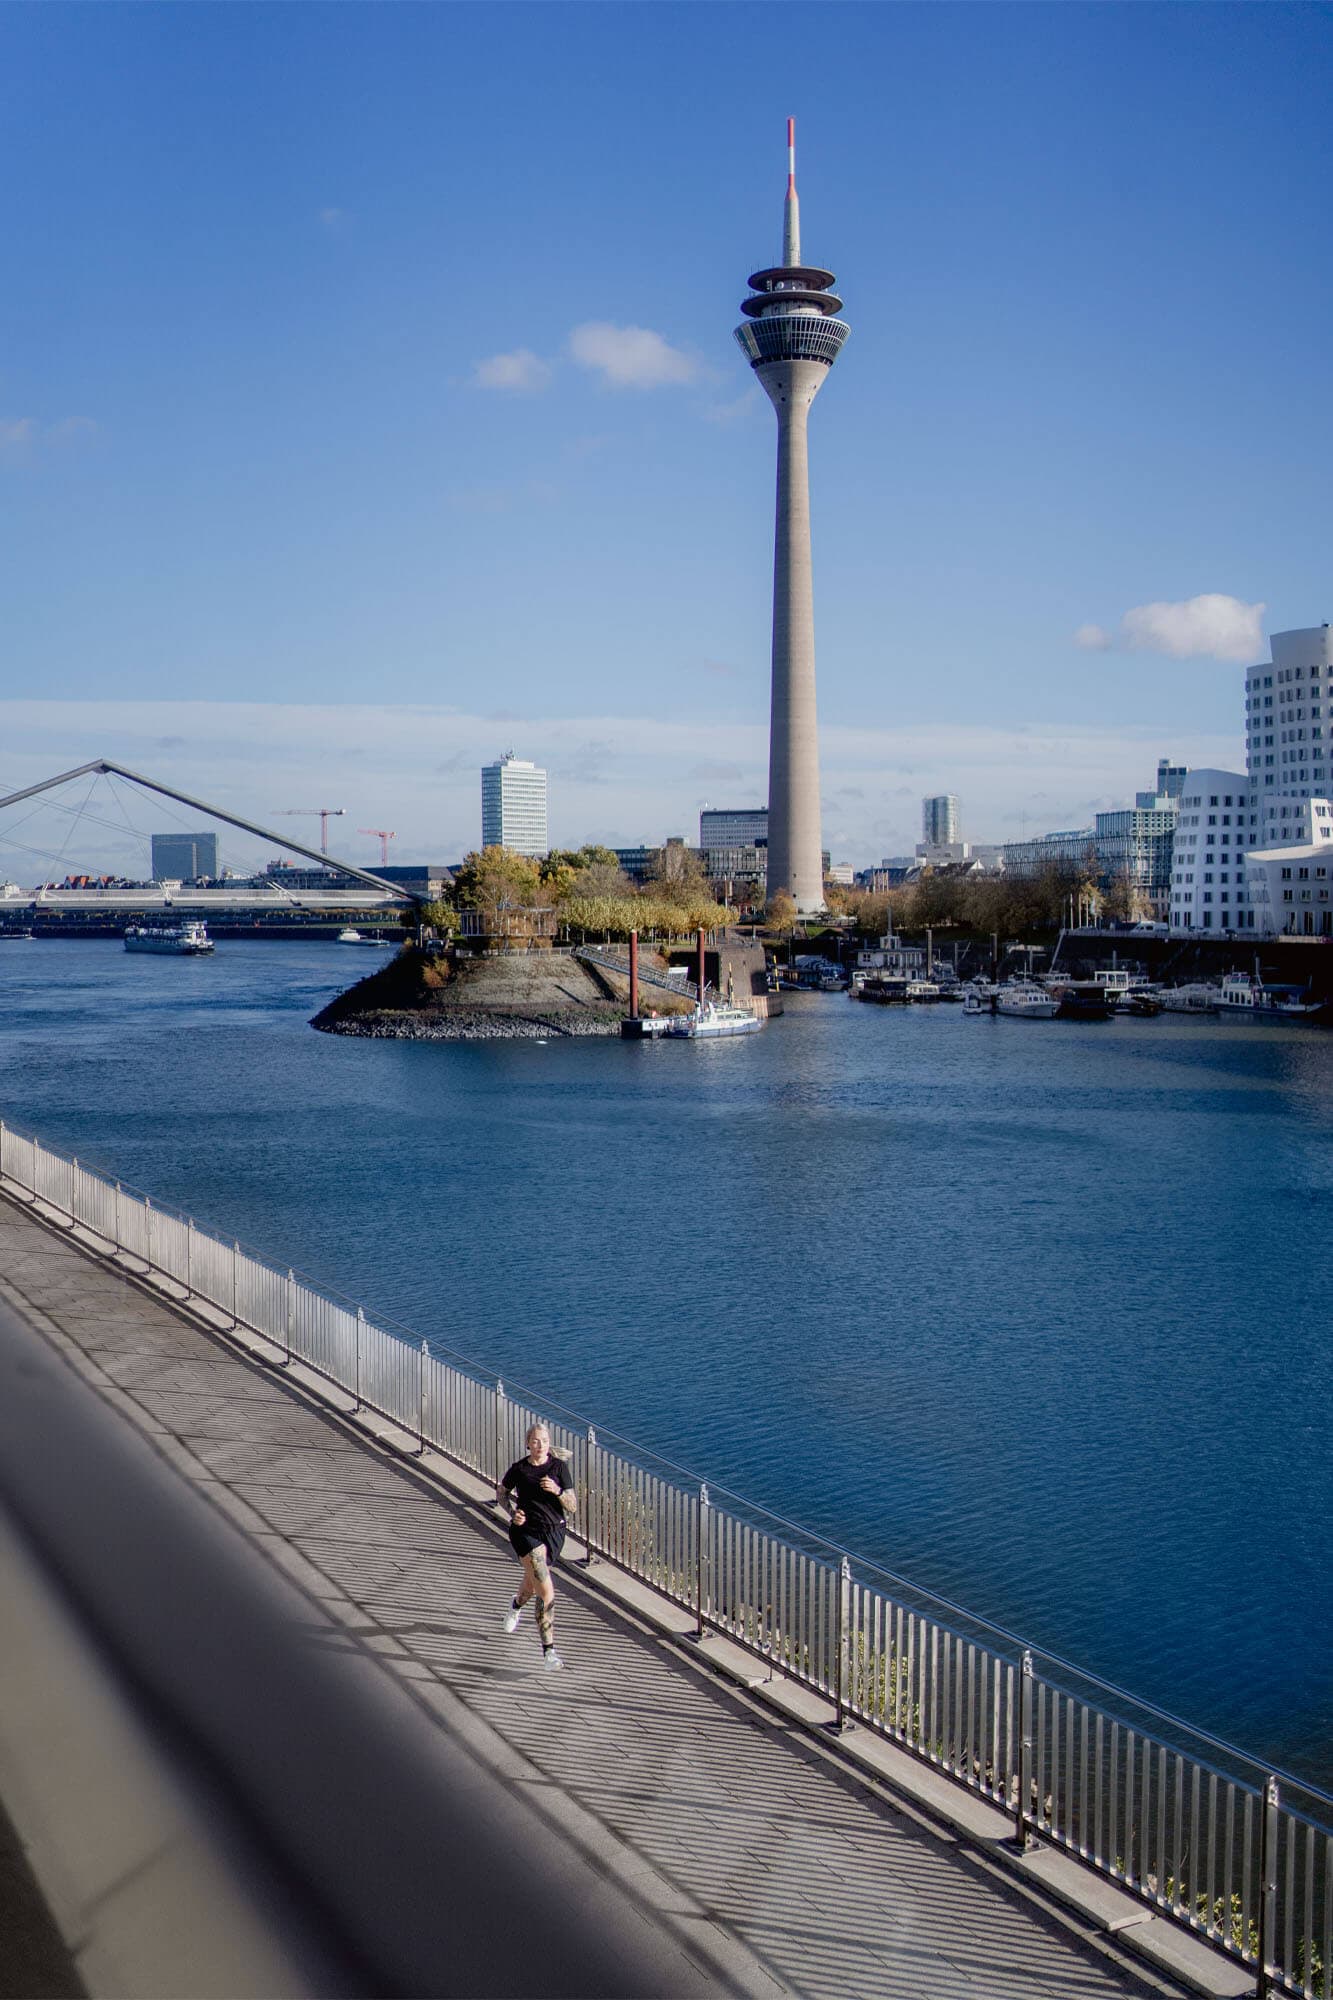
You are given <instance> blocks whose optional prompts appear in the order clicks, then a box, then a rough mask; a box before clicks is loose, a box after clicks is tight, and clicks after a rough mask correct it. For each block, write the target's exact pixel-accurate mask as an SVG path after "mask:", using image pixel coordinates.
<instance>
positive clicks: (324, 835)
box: [275, 806, 347, 854]
mask: <svg viewBox="0 0 1333 2000" xmlns="http://www.w3.org/2000/svg"><path fill="white" fill-rule="evenodd" d="M346 811H347V808H346V806H284V807H283V808H282V810H281V811H280V812H278V813H277V814H276V815H275V817H276V818H278V819H314V818H316V817H318V819H319V851H320V853H321V854H327V853H328V851H329V821H330V820H331V819H341V818H342V816H343V814H344V813H345V812H346Z"/></svg>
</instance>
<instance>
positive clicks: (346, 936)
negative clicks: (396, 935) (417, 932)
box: [338, 925, 392, 946]
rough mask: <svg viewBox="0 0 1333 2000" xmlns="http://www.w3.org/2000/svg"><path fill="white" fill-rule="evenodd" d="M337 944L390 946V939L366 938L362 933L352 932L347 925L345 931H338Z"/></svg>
mask: <svg viewBox="0 0 1333 2000" xmlns="http://www.w3.org/2000/svg"><path fill="white" fill-rule="evenodd" d="M338 942H339V944H370V945H376V946H378V945H385V944H390V943H392V939H390V938H382V937H367V936H366V934H365V932H364V931H358V930H354V929H353V928H352V927H351V925H349V926H348V928H347V929H346V930H345V931H339V933H338Z"/></svg>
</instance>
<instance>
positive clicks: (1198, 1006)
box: [1160, 979, 1222, 1014]
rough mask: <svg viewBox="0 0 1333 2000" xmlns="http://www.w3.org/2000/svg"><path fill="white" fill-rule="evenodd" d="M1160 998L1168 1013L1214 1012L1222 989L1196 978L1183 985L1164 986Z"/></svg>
mask: <svg viewBox="0 0 1333 2000" xmlns="http://www.w3.org/2000/svg"><path fill="white" fill-rule="evenodd" d="M1160 998H1161V1002H1162V1005H1163V1007H1164V1008H1165V1009H1166V1011H1167V1013H1168V1014H1215V1013H1216V1012H1217V1009H1218V1006H1219V1004H1220V1002H1221V998H1222V989H1221V987H1220V986H1211V985H1209V984H1208V982H1207V981H1206V980H1202V979H1196V980H1193V981H1191V982H1189V983H1188V984H1187V985H1184V986H1164V987H1163V988H1162V989H1161V994H1160Z"/></svg>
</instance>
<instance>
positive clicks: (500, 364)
mask: <svg viewBox="0 0 1333 2000" xmlns="http://www.w3.org/2000/svg"><path fill="white" fill-rule="evenodd" d="M472 379H473V381H474V382H475V383H476V385H477V387H478V388H479V389H519V390H525V391H531V390H534V389H544V388H545V387H546V385H547V383H548V382H549V381H550V379H551V368H550V364H549V362H546V361H543V360H542V358H541V356H540V355H539V354H534V353H533V352H532V350H531V348H529V347H516V348H515V349H514V351H513V353H512V354H492V355H490V356H489V357H488V358H487V359H486V360H485V361H479V362H478V363H477V365H476V367H475V368H474V370H473V372H472Z"/></svg>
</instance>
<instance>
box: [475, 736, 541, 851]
mask: <svg viewBox="0 0 1333 2000" xmlns="http://www.w3.org/2000/svg"><path fill="white" fill-rule="evenodd" d="M481 844H482V846H483V847H508V848H510V849H511V850H512V851H513V853H515V854H531V855H534V856H537V857H540V856H542V855H544V854H546V853H548V852H549V850H550V842H549V840H548V839H547V837H546V773H545V771H543V770H542V769H541V767H540V765H537V764H532V763H529V762H528V761H527V760H526V759H525V758H523V757H516V756H515V755H514V753H513V751H512V750H506V752H505V754H504V756H503V757H502V758H501V759H500V761H499V763H498V764H485V765H483V766H482V772H481Z"/></svg>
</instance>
